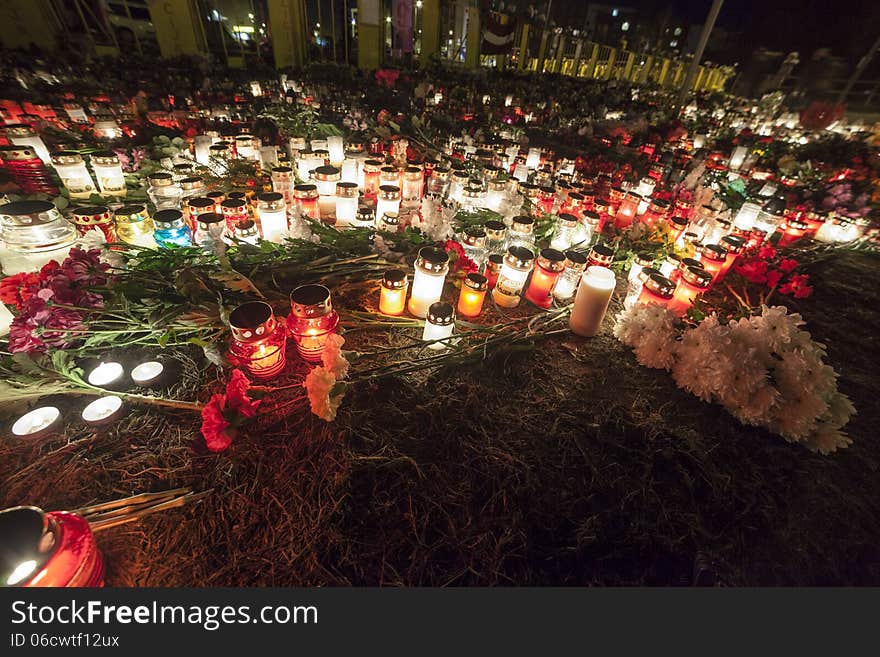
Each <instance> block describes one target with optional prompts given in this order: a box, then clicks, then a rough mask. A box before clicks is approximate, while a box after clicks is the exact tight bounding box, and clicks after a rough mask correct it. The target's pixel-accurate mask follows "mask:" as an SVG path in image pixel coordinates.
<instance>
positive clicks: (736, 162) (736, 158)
mask: <svg viewBox="0 0 880 657" xmlns="http://www.w3.org/2000/svg"><path fill="white" fill-rule="evenodd" d="M748 153H749V149H748V148H746V147H745V146H737V147H736V148H734V149H733V153H731V154H730V162H728V164H727V166H728V168H729V169H730V170H731V171H739V168H740V167H741V166H742V165H743V162H745V161H746V155H748Z"/></svg>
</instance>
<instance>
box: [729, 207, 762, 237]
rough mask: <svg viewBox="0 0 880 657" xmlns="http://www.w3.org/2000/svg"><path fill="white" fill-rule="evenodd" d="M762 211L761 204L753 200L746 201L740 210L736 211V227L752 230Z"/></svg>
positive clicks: (734, 223) (734, 224)
mask: <svg viewBox="0 0 880 657" xmlns="http://www.w3.org/2000/svg"><path fill="white" fill-rule="evenodd" d="M760 212H761V206H760V205H758V204H757V203H753V202H751V201H746V202H745V203H743V204H742V205H741V206H740V208H739V211H738V212H737V213H736V217H735V218H734V220H733V226H734V228H739V229H740V230H743V231H746V232H748V231H750V230H752V228H754V227H755V219H757V218H758V214H759V213H760Z"/></svg>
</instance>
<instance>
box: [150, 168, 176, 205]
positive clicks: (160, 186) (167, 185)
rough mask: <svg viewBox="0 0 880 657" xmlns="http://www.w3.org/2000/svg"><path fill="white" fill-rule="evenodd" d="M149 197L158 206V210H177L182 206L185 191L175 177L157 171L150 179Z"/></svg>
mask: <svg viewBox="0 0 880 657" xmlns="http://www.w3.org/2000/svg"><path fill="white" fill-rule="evenodd" d="M148 181H149V183H150V185H149V187H147V196H149V197H150V200H151V201H152V202H153V205H154V206H156V210H168V209H172V210H176V209H177V208H178V206H179V205H180V199H181V196H182V195H183V190H182V189H181V187H180V185H179V184H178V183H177V182H176V181H175V180H174V176H172V175H171V174H170V173H167V172H165V171H157V172H156V173H153V174H150V176H149V177H148Z"/></svg>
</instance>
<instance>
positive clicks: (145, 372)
mask: <svg viewBox="0 0 880 657" xmlns="http://www.w3.org/2000/svg"><path fill="white" fill-rule="evenodd" d="M164 371H165V366H164V365H162V363H160V362H159V361H157V360H148V361H146V362H143V363H141V364H140V365H138V366H136V367H135V368H134V369H133V370H132V371H131V380H132V381H134V383H135V384H136V385H139V386H141V387H142V388H147V387H150V386H152V385H154V384H156V383H157V382H158V381H159V380H160V379H161V378H162V374H163V372H164Z"/></svg>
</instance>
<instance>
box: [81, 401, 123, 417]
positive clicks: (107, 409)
mask: <svg viewBox="0 0 880 657" xmlns="http://www.w3.org/2000/svg"><path fill="white" fill-rule="evenodd" d="M121 410H122V399H120V398H119V397H117V396H115V395H107V396H106V397H98V399H96V400H95V401H93V402H92V403H91V404H89V405H88V406H86V407H85V408H84V409H83V412H82V419H83V420H84V421H85V422H86V424H104V423H105V422H112V421H113V420H116V419H118V418H119V416H120V411H121Z"/></svg>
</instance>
